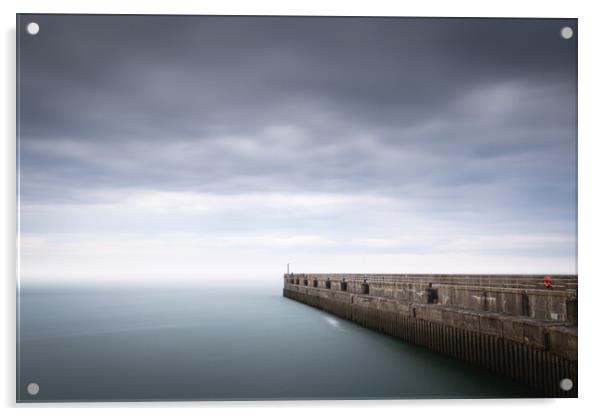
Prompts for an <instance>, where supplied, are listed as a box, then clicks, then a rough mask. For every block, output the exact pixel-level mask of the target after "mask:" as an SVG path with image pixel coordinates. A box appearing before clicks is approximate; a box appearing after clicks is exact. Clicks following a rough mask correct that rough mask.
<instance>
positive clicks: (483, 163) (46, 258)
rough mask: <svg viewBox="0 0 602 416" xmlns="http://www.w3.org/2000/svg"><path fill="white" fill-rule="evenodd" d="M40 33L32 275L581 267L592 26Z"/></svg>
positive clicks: (143, 21) (141, 276)
mask: <svg viewBox="0 0 602 416" xmlns="http://www.w3.org/2000/svg"><path fill="white" fill-rule="evenodd" d="M19 19H20V25H19V27H18V32H19V36H18V80H19V85H18V115H19V120H18V149H19V152H18V153H19V154H18V163H19V172H18V180H19V214H20V224H19V226H20V235H19V255H20V266H19V269H20V278H21V281H22V282H26V283H30V282H31V283H46V284H54V283H57V282H67V283H73V284H75V283H101V284H104V283H107V284H109V283H116V282H128V283H137V284H168V285H171V284H173V285H175V284H180V283H183V284H195V283H198V284H218V285H219V284H238V283H240V282H241V281H247V280H249V281H263V282H274V281H275V282H278V284H280V283H281V277H282V273H283V272H285V271H286V265H287V263H290V264H291V270H292V271H294V272H299V273H302V272H355V273H576V272H577V258H576V255H577V252H576V244H577V237H576V232H577V228H576V227H577V223H576V218H577V211H576V200H577V154H576V149H577V132H576V127H577V125H576V123H577V120H576V93H577V92H576V81H577V73H576V70H577V65H576V58H577V43H576V37H577V36H576V35H577V27H576V20H573V19H565V20H559V19H548V20H537V19H426V18H425V19H416V18H336V17H335V18H326V17H321V18H309V17H304V18H286V17H218V16H93V15H80V16H74V15H70V16H69V15H39V16H37V15H21V16H20V18H19ZM31 21H35V22H37V23H39V26H40V32H39V33H38V34H37V35H35V36H31V35H28V34H27V33H26V32H25V25H26V24H27V23H29V22H31ZM565 26H569V27H572V28H573V30H574V33H575V36H574V37H573V38H572V39H568V40H567V39H564V38H563V37H561V35H560V31H561V29H562V28H563V27H565Z"/></svg>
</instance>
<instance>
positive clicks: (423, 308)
mask: <svg viewBox="0 0 602 416" xmlns="http://www.w3.org/2000/svg"><path fill="white" fill-rule="evenodd" d="M544 279H545V276H543V275H541V276H540V275H421V274H399V275H375V274H369V275H365V274H285V275H284V290H283V294H284V296H285V297H288V298H290V299H294V300H297V301H299V302H302V303H305V304H307V305H310V306H313V307H316V308H319V309H322V310H324V311H326V312H329V313H332V314H335V315H337V316H340V317H342V318H345V319H348V320H350V321H353V322H356V323H358V324H360V325H363V326H365V327H368V328H371V329H374V330H377V331H380V332H383V333H385V334H388V335H391V336H394V337H397V338H400V339H402V340H404V341H407V342H411V343H414V344H417V345H420V346H423V347H426V348H429V349H431V350H433V351H436V352H439V353H443V354H447V355H449V356H452V357H454V358H457V359H460V360H463V361H466V362H468V363H471V364H474V365H478V366H480V367H484V368H486V369H489V370H491V371H494V372H497V373H501V374H503V375H506V376H509V377H511V378H513V379H515V380H517V381H519V382H521V383H524V384H526V385H528V386H530V387H531V388H533V389H535V390H537V391H540V392H541V394H542V396H543V397H577V387H578V386H577V276H575V275H550V279H545V280H544ZM563 379H570V380H571V381H572V383H573V387H572V389H570V390H568V391H566V390H563V389H562V388H561V387H560V381H561V380H563ZM483 382H484V383H486V382H487V380H483Z"/></svg>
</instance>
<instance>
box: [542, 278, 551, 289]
mask: <svg viewBox="0 0 602 416" xmlns="http://www.w3.org/2000/svg"><path fill="white" fill-rule="evenodd" d="M543 285H544V286H545V287H546V288H549V287H551V286H552V278H551V277H550V276H546V277H544V278H543Z"/></svg>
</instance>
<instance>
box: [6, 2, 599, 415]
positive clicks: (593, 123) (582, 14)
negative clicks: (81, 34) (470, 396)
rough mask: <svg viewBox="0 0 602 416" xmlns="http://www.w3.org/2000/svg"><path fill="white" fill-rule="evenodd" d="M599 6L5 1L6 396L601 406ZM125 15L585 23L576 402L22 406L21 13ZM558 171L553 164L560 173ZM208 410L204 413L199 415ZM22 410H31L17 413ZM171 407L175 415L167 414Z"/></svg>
mask: <svg viewBox="0 0 602 416" xmlns="http://www.w3.org/2000/svg"><path fill="white" fill-rule="evenodd" d="M596 3H597V2H594V1H575V0H572V1H570V0H565V1H555V0H548V1H526V0H518V1H516V0H505V1H496V2H492V1H463V0H455V1H445V0H441V1H417V0H416V1H414V2H401V1H379V0H369V1H355V0H320V1H317V0H290V1H282V0H280V1H278V0H271V1H267V0H247V1H245V0H237V1H234V0H221V1H220V0H208V1H197V2H192V1H182V0H163V1H150V0H149V1H144V2H139V3H137V2H131V3H126V2H124V1H123V0H121V1H106V0H105V1H102V2H101V1H90V2H82V1H62V0H54V1H42V0H40V1H33V0H32V1H27V0H21V1H6V0H5V1H3V2H2V3H0V4H1V5H0V7H1V8H2V13H1V14H0V16H1V17H0V19H1V20H2V24H3V31H2V35H3V39H2V57H3V68H2V69H3V77H2V84H3V85H2V89H1V91H3V95H4V96H3V100H2V107H3V111H2V112H1V113H0V114H1V116H2V123H1V124H0V125H1V126H3V128H4V134H3V135H2V136H3V137H2V138H3V141H2V153H1V154H2V163H1V164H0V165H1V168H0V170H1V172H2V173H1V174H2V180H1V181H0V184H1V189H2V199H1V200H2V201H3V204H2V217H1V218H2V221H1V222H0V224H1V228H2V236H3V238H2V240H1V243H0V244H1V250H0V258H1V262H2V266H3V268H2V270H3V271H4V273H3V277H4V279H3V288H2V298H1V300H0V305H2V311H3V319H2V321H1V322H2V330H3V334H4V335H5V336H4V337H3V341H2V342H1V343H0V349H1V350H2V354H1V357H2V360H3V363H2V366H1V367H0V368H2V376H1V378H0V395H1V403H2V405H3V407H8V408H9V409H8V413H9V414H12V412H14V411H19V412H20V414H23V412H25V413H30V412H33V411H36V410H38V409H39V408H40V407H42V408H43V409H44V411H45V412H46V413H47V414H56V415H59V414H60V415H62V414H65V413H72V414H74V413H77V414H80V413H81V412H82V408H83V409H85V412H86V413H88V412H90V413H103V414H104V413H105V412H107V408H110V409H111V410H108V411H110V412H111V413H118V414H122V413H125V412H128V413H129V412H131V413H134V414H144V415H148V414H157V415H159V414H161V415H164V414H166V413H167V412H168V413H169V414H172V413H177V414H198V412H199V411H201V412H207V411H211V413H223V412H226V413H229V412H232V411H237V410H240V411H244V412H245V413H251V414H259V413H261V414H266V413H267V414H276V413H278V414H280V413H282V412H283V411H286V412H287V413H292V414H303V415H306V414H307V413H308V412H312V413H313V412H316V411H318V412H320V413H322V412H324V413H325V412H332V411H333V410H335V409H334V408H337V409H339V408H345V412H346V413H351V414H360V413H361V414H364V413H366V411H368V410H372V409H374V410H376V411H378V412H379V413H380V412H382V413H395V414H399V413H400V411H403V412H416V413H424V412H433V413H435V412H436V413H445V414H446V415H456V414H457V415H460V414H461V415H470V414H478V415H483V414H485V413H486V414H487V415H502V414H503V415H506V414H507V413H509V412H515V411H520V410H522V411H529V412H534V413H540V412H541V413H545V414H546V416H547V415H555V414H562V415H566V414H569V413H570V414H575V412H580V411H587V410H592V409H594V408H595V407H597V406H596V404H597V403H596V399H597V398H598V395H599V392H598V389H597V385H599V379H598V377H599V374H600V371H599V370H600V364H599V361H600V360H599V359H598V358H597V357H598V356H599V355H600V353H599V352H598V350H599V349H600V346H601V345H600V342H601V339H600V335H599V328H600V323H599V322H600V320H599V315H600V311H599V310H597V308H596V306H597V305H598V304H599V301H598V297H599V296H597V291H599V290H600V288H599V287H598V281H600V282H602V273H601V268H600V260H599V257H600V254H599V253H600V251H601V249H599V248H598V245H597V244H596V243H597V240H598V239H599V236H600V233H601V231H602V230H601V227H600V216H601V215H602V204H601V201H602V198H601V197H600V194H601V192H600V189H602V183H601V181H600V179H602V174H601V172H600V165H602V163H601V161H600V157H601V155H602V154H601V152H600V141H602V134H600V118H601V117H600V112H601V111H602V107H601V104H600V101H601V97H602V91H601V88H600V80H599V78H600V74H602V61H601V55H602V54H600V52H599V51H600V50H601V49H602V47H601V46H600V45H602V42H601V40H602V36H601V33H602V29H601V28H602V19H601V18H602V16H601V14H600V13H599V10H598V8H597V7H596ZM18 12H20V13H122V14H136V13H138V14H140V13H144V14H292V15H295V14H297V15H298V14H302V15H347V16H353V15H355V16H362V15H377V16H450V17H451V16H465V17H570V18H579V29H578V30H579V36H578V39H579V280H580V282H579V286H580V292H581V293H580V294H581V301H580V305H579V309H580V310H579V314H580V321H581V322H580V323H581V325H580V326H581V330H580V340H579V354H580V363H581V365H580V368H579V370H580V374H579V395H580V398H579V399H576V400H481V401H478V400H423V401H345V402H322V401H315V402H225V403H216V402H195V403H154V404H149V403H138V404H57V405H18V406H17V405H15V266H16V260H15V259H16V253H15V223H16V217H15V208H16V207H15V191H16V190H15V151H16V149H15V20H16V18H15V13H18ZM551 168H553V167H551ZM199 407H200V408H201V409H199ZM15 408H21V409H20V410H16V409H15ZM166 408H167V409H166Z"/></svg>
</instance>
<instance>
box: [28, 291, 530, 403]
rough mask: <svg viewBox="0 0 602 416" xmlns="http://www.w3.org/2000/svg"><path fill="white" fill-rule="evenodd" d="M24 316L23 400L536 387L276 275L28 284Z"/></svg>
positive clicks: (449, 394)
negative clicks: (392, 333)
mask: <svg viewBox="0 0 602 416" xmlns="http://www.w3.org/2000/svg"><path fill="white" fill-rule="evenodd" d="M17 325H18V339H17V400H18V401H20V402H40V401H41V402H54V401H58V402H79V401H95V402H96V401H100V402H104V401H180V400H187V401H200V400H309V399H433V398H520V397H536V395H537V394H536V393H535V392H533V391H531V390H530V389H529V388H528V387H526V386H524V385H522V384H520V383H517V382H515V381H513V380H511V379H508V378H505V377H503V376H500V375H497V374H494V373H492V372H489V371H486V370H484V369H480V368H478V367H475V366H472V365H469V364H466V363H463V362H460V361H457V360H454V359H452V358H449V357H447V356H445V355H442V354H438V353H434V352H431V351H428V350H426V349H424V348H421V347H417V346H414V345H412V344H409V343H406V342H403V341H401V340H398V339H395V338H392V337H389V336H386V335H383V334H381V333H378V332H376V331H373V330H370V329H366V328H364V327H361V326H359V325H357V324H354V323H352V322H349V321H346V320H343V319H340V318H338V317H336V316H334V315H331V314H328V313H325V312H323V311H320V310H317V309H315V308H312V307H310V306H307V305H304V304H301V303H298V302H296V301H293V300H290V299H287V298H284V297H283V296H282V288H281V287H278V286H266V287H248V288H245V287H236V288H233V287H223V288H218V287H210V288H203V287H188V288H187V287H177V288H174V287H169V288H167V287H144V288H142V287H90V286H82V287H74V286H71V287H64V286H63V287H54V288H48V287H28V288H21V289H20V293H19V298H18V322H17ZM32 383H35V384H36V385H37V386H38V391H37V393H36V394H31V393H30V392H28V386H30V385H31V384H32ZM32 391H33V392H35V389H34V390H32Z"/></svg>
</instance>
